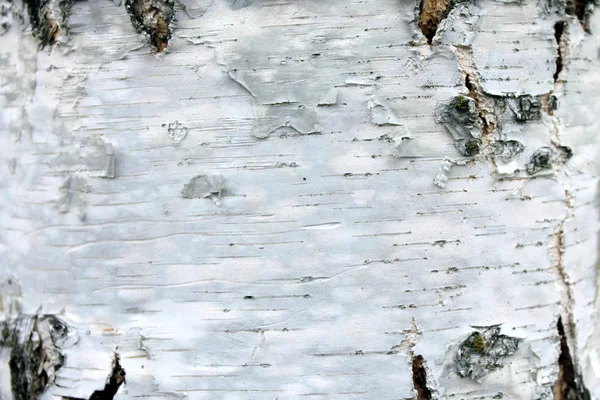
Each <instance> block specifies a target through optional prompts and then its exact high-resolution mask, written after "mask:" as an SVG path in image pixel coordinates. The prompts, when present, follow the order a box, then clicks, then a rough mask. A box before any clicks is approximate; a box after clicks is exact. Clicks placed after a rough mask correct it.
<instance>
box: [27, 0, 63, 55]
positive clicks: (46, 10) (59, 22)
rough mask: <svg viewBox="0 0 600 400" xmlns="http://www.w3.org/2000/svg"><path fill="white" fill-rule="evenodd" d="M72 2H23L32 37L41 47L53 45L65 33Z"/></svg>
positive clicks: (31, 0) (57, 0) (38, 0)
mask: <svg viewBox="0 0 600 400" xmlns="http://www.w3.org/2000/svg"><path fill="white" fill-rule="evenodd" d="M73 1H74V0H24V2H25V3H26V5H27V12H28V14H29V22H30V23H31V29H32V31H33V34H34V36H35V37H36V38H37V39H38V40H39V42H40V44H41V45H42V46H45V45H48V44H50V45H51V44H54V43H56V41H57V40H58V38H59V37H60V36H62V35H66V33H67V19H68V18H69V12H70V10H71V6H72V5H73Z"/></svg>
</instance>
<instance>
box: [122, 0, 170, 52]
mask: <svg viewBox="0 0 600 400" xmlns="http://www.w3.org/2000/svg"><path fill="white" fill-rule="evenodd" d="M174 7H175V3H174V1H173V0H125V8H126V9H127V12H128V13H129V15H130V17H131V23H132V24H133V26H134V27H135V29H136V30H137V31H138V32H145V33H146V34H148V35H149V36H150V42H151V43H152V45H154V47H156V51H157V52H159V53H160V52H162V51H163V50H164V49H165V48H166V47H167V44H168V43H169V40H170V39H171V24H172V22H173V20H174V18H175V11H174Z"/></svg>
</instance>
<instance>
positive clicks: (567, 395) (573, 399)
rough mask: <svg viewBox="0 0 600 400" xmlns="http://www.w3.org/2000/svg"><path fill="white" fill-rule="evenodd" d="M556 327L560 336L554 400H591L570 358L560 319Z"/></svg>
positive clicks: (553, 392) (553, 393) (553, 387)
mask: <svg viewBox="0 0 600 400" xmlns="http://www.w3.org/2000/svg"><path fill="white" fill-rule="evenodd" d="M556 327H557V330H558V335H559V336H560V355H559V357H558V378H557V379H556V382H555V383H554V385H553V386H552V395H553V397H554V400H591V395H590V391H589V390H588V389H587V388H586V387H585V385H584V383H583V379H582V377H581V375H580V374H579V373H578V372H577V369H576V368H575V364H574V362H573V358H572V357H571V351H570V349H569V345H568V341H567V335H566V333H565V327H564V325H563V322H562V318H560V317H559V318H558V323H557V326H556Z"/></svg>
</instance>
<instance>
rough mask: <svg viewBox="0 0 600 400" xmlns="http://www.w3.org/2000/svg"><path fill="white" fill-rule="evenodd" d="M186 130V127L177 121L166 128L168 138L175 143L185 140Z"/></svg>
mask: <svg viewBox="0 0 600 400" xmlns="http://www.w3.org/2000/svg"><path fill="white" fill-rule="evenodd" d="M188 130H189V129H188V127H187V126H186V125H184V124H183V123H181V122H179V121H173V122H171V123H169V125H168V127H167V133H168V135H169V138H170V139H171V140H173V141H175V142H177V143H179V142H181V141H182V140H183V139H185V137H186V136H187V134H188Z"/></svg>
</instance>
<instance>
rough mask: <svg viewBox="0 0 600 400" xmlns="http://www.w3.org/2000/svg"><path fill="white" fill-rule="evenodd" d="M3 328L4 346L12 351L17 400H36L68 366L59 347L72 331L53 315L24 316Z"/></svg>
mask: <svg viewBox="0 0 600 400" xmlns="http://www.w3.org/2000/svg"><path fill="white" fill-rule="evenodd" d="M1 326H2V329H1V337H0V346H3V347H10V349H11V350H10V358H9V361H8V365H9V369H10V384H11V391H12V395H13V400H35V399H37V397H38V395H39V394H40V393H42V392H43V391H44V389H45V388H46V386H47V385H48V384H52V383H53V382H54V377H55V375H56V372H57V371H58V370H59V369H60V368H61V367H62V365H63V364H64V356H63V355H62V353H61V351H60V348H59V346H58V343H60V342H62V341H63V340H64V339H65V338H66V337H67V333H68V327H67V326H66V325H65V324H64V323H63V322H62V321H61V320H59V319H58V318H56V317H54V316H52V315H47V316H35V317H29V316H22V317H19V318H17V319H16V320H12V321H11V320H9V321H4V322H3V323H2V325H1Z"/></svg>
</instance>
